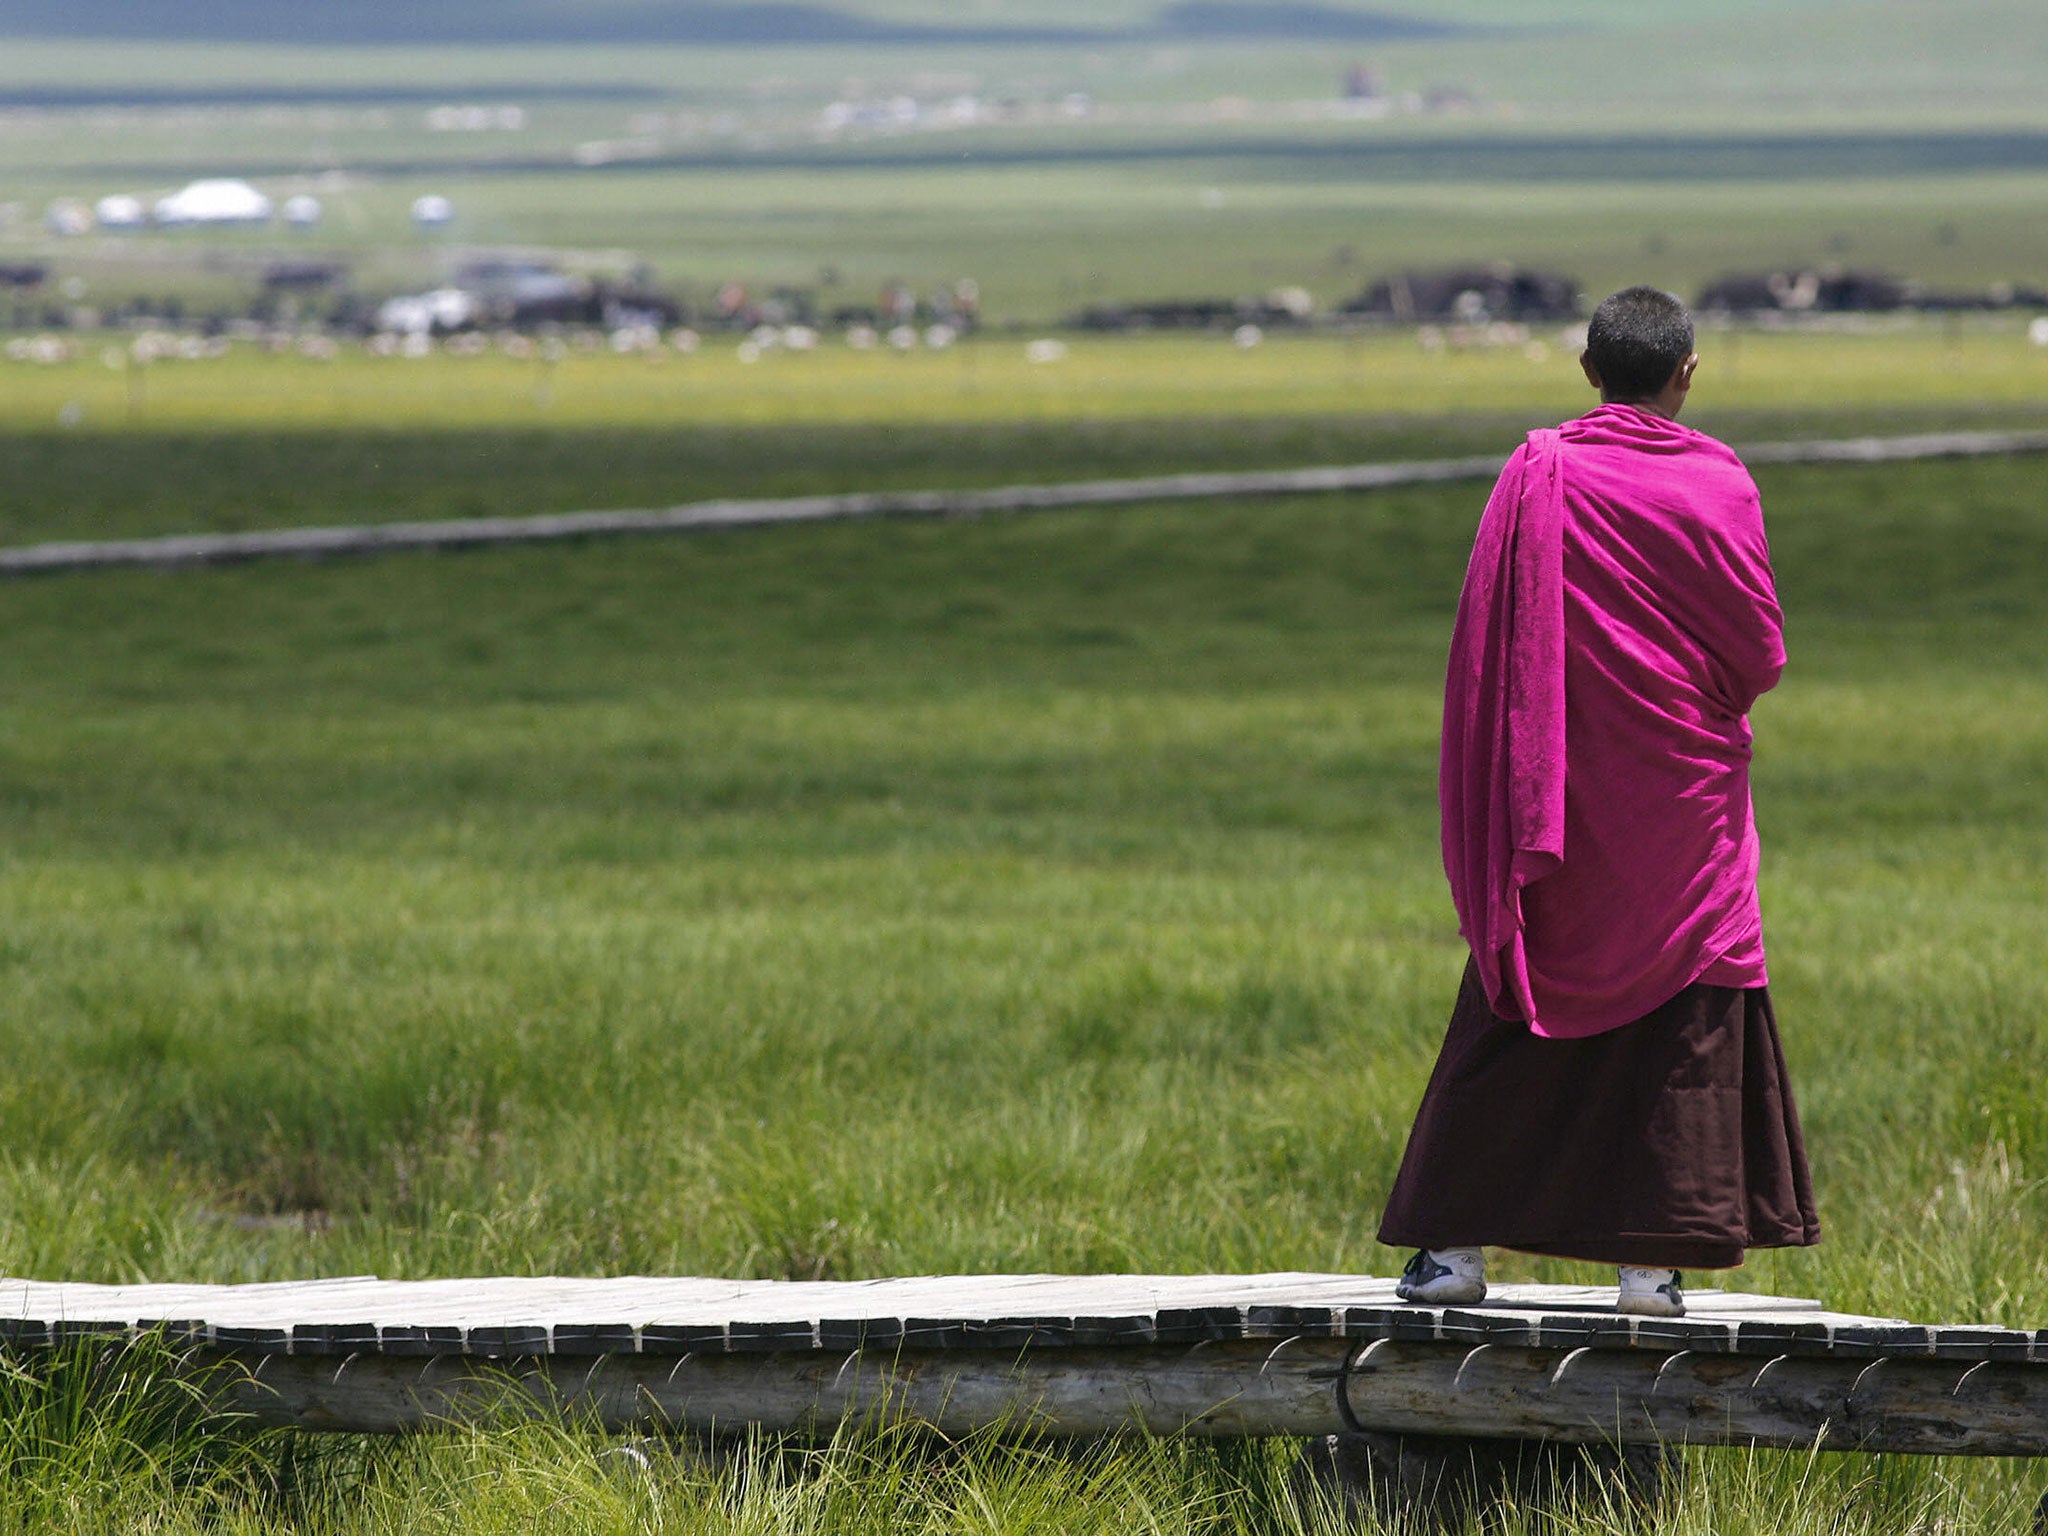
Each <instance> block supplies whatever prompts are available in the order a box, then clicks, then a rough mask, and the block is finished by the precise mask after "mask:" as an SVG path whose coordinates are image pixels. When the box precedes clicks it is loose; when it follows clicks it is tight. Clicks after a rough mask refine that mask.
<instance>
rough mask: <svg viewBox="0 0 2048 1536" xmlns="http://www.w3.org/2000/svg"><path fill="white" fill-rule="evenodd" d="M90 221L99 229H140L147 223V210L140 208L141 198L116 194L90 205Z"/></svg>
mask: <svg viewBox="0 0 2048 1536" xmlns="http://www.w3.org/2000/svg"><path fill="white" fill-rule="evenodd" d="M92 219H93V222H94V223H95V224H97V225H99V227H100V228H101V229H111V230H117V231H118V230H129V229H140V228H142V226H143V225H144V224H146V223H148V222H149V210H148V209H147V208H145V207H143V206H142V199H141V198H139V197H129V196H127V195H126V194H125V193H116V194H114V195H113V196H111V197H103V198H101V199H100V200H99V201H98V202H96V203H94V204H93V205H92Z"/></svg>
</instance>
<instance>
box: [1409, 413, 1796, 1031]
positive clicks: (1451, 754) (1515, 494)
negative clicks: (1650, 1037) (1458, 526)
mask: <svg viewBox="0 0 2048 1536" xmlns="http://www.w3.org/2000/svg"><path fill="white" fill-rule="evenodd" d="M1783 666H1784V648H1783V637H1782V620H1781V616H1780V613H1779V610H1778V605H1777V599H1776V593H1775V588H1774V584H1773V581H1772V576H1771V568H1770V549H1769V546H1768V543H1767V542H1766V540H1765V536H1764V528H1763V516H1762V511H1761V508H1760V507H1759V504H1758V500H1757V494H1756V487H1755V484H1754V483H1753V482H1752V481H1751V479H1750V477H1749V474H1748V471H1747V470H1745V469H1744V468H1743V467H1742V463H1741V461H1740V460H1739V459H1737V458H1736V456H1735V454H1734V453H1733V451H1732V450H1730V449H1729V448H1727V447H1726V446H1724V445H1723V444H1721V443H1719V442H1716V441H1715V440H1714V439H1713V438H1711V437H1708V436H1706V435H1705V434H1704V433H1700V432H1695V431H1693V430H1691V429H1690V428H1688V427H1683V426H1681V425H1679V424H1678V423H1677V422H1675V421H1672V420H1669V419H1668V418H1665V417H1662V416H1658V415H1656V414H1654V413H1652V412H1649V411H1644V410H1641V409H1638V408H1637V407H1634V406H1627V405H1603V406H1601V407H1600V408H1598V409H1597V410H1594V411H1592V412H1590V413H1588V414H1587V415H1585V416H1583V417H1580V418H1579V419H1578V420H1576V421H1571V422H1567V423H1565V425H1564V426H1563V427H1561V428H1559V429H1557V430H1555V431H1542V432H1533V433H1531V434H1530V435H1529V440H1528V441H1527V442H1526V443H1525V444H1524V445H1523V446H1522V447H1520V448H1519V449H1517V450H1516V452H1515V454H1514V455H1513V457H1511V458H1510V459H1509V460H1508V463H1507V466H1506V468H1504V469H1503V470H1502V472H1501V476H1500V480H1499V481H1498V483H1497V484H1496V485H1495V486H1494V490H1493V495H1492V496H1491V497H1490V498H1489V499H1488V501H1487V505H1486V511H1485V513H1484V515H1483V516H1482V517H1481V519H1480V524H1479V531H1478V535H1477V537H1476V538H1475V540H1474V542H1473V549H1472V559H1471V563H1470V566H1469V567H1468V569H1467V571H1466V575H1465V587H1464V592H1463V595H1462V596H1461V598H1460V601H1459V606H1458V619H1457V625H1456V628H1455V630H1454V632H1453V635H1452V641H1451V656H1450V666H1449V669H1448V673H1447V676H1446V681H1445V690H1444V732H1443V757H1442V764H1441V777H1440V779H1439V793H1440V797H1441V803H1442V811H1443V854H1444V869H1445V872H1446V874H1447V875H1448V876H1449V878H1450V884H1451V896H1452V900H1453V903H1454V904H1455V905H1456V907H1457V911H1458V922H1459V929H1460V931H1461V932H1462V933H1463V934H1464V936H1465V938H1466V940H1467V942H1469V943H1470V945H1471V946H1472V954H1473V959H1474V961H1475V963H1476V964H1477V966H1478V969H1479V974H1480V979H1481V981H1482V982H1483V983H1484V985H1485V988H1486V993H1487V997H1488V999H1489V1001H1490V1003H1491V1004H1492V1007H1493V1009H1494V1011H1495V1012H1496V1013H1497V1014H1499V1015H1501V1016H1502V1017H1504V1018H1510V1019H1520V1020H1523V1021H1525V1022H1527V1023H1528V1025H1529V1027H1530V1028H1531V1029H1532V1030H1534V1031H1535V1032H1536V1033H1537V1034H1541V1035H1554V1036H1560V1037H1577V1036H1584V1035H1591V1034H1598V1033H1600V1032H1601V1031H1602V1030H1606V1029H1613V1028H1616V1027H1618V1026H1619V1025H1622V1024H1626V1023H1628V1022H1630V1021H1631V1020H1634V1019H1637V1018H1640V1017H1642V1016H1643V1015H1644V1014H1646V1013H1649V1012H1650V1011H1651V1010H1652V1009H1654V1008H1656V1007H1658V1006H1659V1005H1661V1004H1662V1003H1664V1002H1666V1001H1668V1000H1669V999H1670V998H1672V997H1674V996H1675V995H1677V993H1678V992H1680V991H1681V990H1683V989H1684V988H1685V987H1686V986H1688V985H1689V984H1691V983H1692V982H1695V981H1708V982H1713V983H1715V984H1717V985H1722V986H1760V985H1763V984H1764V982H1765V980H1766V975H1765V969H1764V952H1763V928H1762V920H1761V916H1760V914H1759V911H1758V907H1757V899H1756V870H1757V841H1756V829H1755V822H1754V819H1753V817H1752V815H1751V812H1750V797H1749V752H1750V733H1749V724H1748V718H1747V717H1748V712H1749V708H1750V705H1751V704H1752V703H1753V702H1754V701H1755V700H1756V698H1757V696H1758V695H1760V694H1761V693H1763V692H1764V691H1766V690H1767V689H1769V688H1770V687H1771V686H1772V685H1773V684H1774V683H1776V681H1777V679H1778V674H1779V672H1780V671H1781V670H1782V668H1783Z"/></svg>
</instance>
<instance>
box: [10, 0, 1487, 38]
mask: <svg viewBox="0 0 2048 1536" xmlns="http://www.w3.org/2000/svg"><path fill="white" fill-rule="evenodd" d="M934 9H935V11H938V8H934ZM1006 10H1007V12H1008V15H1007V16H1006V17H1005V18H1004V19H1001V20H998V19H996V18H995V17H993V16H990V15H988V14H987V13H986V12H985V11H975V12H973V13H970V15H969V16H968V17H967V18H966V19H962V20H958V21H954V20H925V19H922V18H920V17H918V16H916V15H914V14H905V13H903V12H902V11H901V9H900V8H899V9H897V10H896V11H894V12H892V13H889V14H885V15H881V16H876V15H871V14H867V13H864V12H863V11H861V10H859V9H856V8H851V7H842V6H834V5H818V4H808V3H800V0H725V3H691V0H685V3H669V4H651V3H645V0H638V3H636V0H582V3H578V4H576V5H573V6H569V5H564V4H562V3H561V0H413V3H411V4H407V5H392V4H390V3H389V0H322V3H321V4H318V5H286V4H280V3H278V0H8V3H7V5H6V8H5V10H4V12H0V34H5V35H11V36H16V37H62V38H130V39H140V38H147V39H163V40H186V41H207V42H229V41H233V42H256V43H305V44H323V43H367V44H375V43H525V42H531V43H569V42H585V43H627V42H641V43H707V44H754V45H761V44H818V43H871V44H890V43H898V44H920V45H924V44H938V43H953V42H957V43H973V44H983V45H985V44H1001V43H1017V44H1041V45H1042V44H1049V43H1053V44H1056V43H1099V42H1105V41H1111V40H1134V41H1135V40H1145V39H1160V40H1166V39H1189V38H1203V37H1216V38H1293V39H1318V38H1326V39H1329V40H1332V41H1393V40H1399V39H1408V38H1427V37H1443V36H1448V35H1451V34H1453V33H1456V32H1458V31H1460V30H1461V29H1460V28H1459V27H1457V26H1454V25H1451V24H1447V23H1444V22H1441V21H1437V20H1433V19H1430V18H1428V17H1424V16H1416V15H1409V14H1403V13H1398V12H1387V11H1377V10H1371V9H1367V8H1363V7H1357V6H1351V5H1345V4H1342V3H1336V4H1321V3H1314V0H1180V3H1175V4H1168V5H1164V6H1162V7H1161V8H1159V9H1158V10H1156V11H1154V12H1152V13H1151V14H1150V16H1149V17H1148V18H1146V19H1144V20H1142V21H1139V22H1137V23H1135V24H1133V23H1130V22H1128V21H1121V20H1117V19H1111V20H1109V21H1105V22H1101V23H1099V24H1093V25H1090V24H1083V23H1076V22H1074V21H1073V20H1071V17H1072V15H1073V12H1072V10H1071V9H1069V8H1052V9H1050V10H1049V11H1046V12H1044V13H1042V19H1041V13H1040V12H1039V11H1038V10H1037V9H1036V8H1035V7H1033V6H1031V5H1028V4H1026V5H1016V6H1010V7H1007V8H1006ZM938 14H940V15H944V14H945V13H944V12H943V11H938Z"/></svg>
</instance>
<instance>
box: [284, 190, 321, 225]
mask: <svg viewBox="0 0 2048 1536" xmlns="http://www.w3.org/2000/svg"><path fill="white" fill-rule="evenodd" d="M282 211H283V213H284V221H285V223H287V224H289V225H291V226H292V227H293V228H294V229H311V228H312V227H313V226H314V225H315V224H318V223H319V222H320V215H321V212H322V211H323V210H322V209H321V207H320V199H319V198H317V197H315V196H313V194H312V193H310V192H300V193H298V194H296V195H295V196H292V197H288V198H286V199H285V200H284V208H283V210H282Z"/></svg>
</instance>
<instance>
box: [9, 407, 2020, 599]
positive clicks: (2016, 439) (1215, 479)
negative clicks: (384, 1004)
mask: <svg viewBox="0 0 2048 1536" xmlns="http://www.w3.org/2000/svg"><path fill="white" fill-rule="evenodd" d="M1741 451H1742V454H1743V456H1744V457H1745V458H1746V459H1747V460H1748V461H1749V462H1750V463H1752V464H1793V463H1858V464H1872V463H1893V462H1899V461H1902V460H1908V459H1929V458H1975V457H1982V456H1986V455H1994V454H2021V453H2042V452H2048V432H1938V433H1920V434H1916V435H1911V436H1902V437H1889V438H1879V437H1862V438H1847V439H1836V440H1832V441H1817V442H1793V443H1752V444H1749V445H1746V446H1744V447H1743V448H1742V450H1741ZM1500 465H1501V460H1500V457H1499V456H1498V455H1491V454H1482V455H1476V456H1472V457H1467V458H1456V459H1418V460H1409V461H1406V462H1401V463H1393V464H1340V465H1328V466H1321V467H1316V468H1310V469H1278V470H1249V471H1243V472H1239V473H1219V474H1185V475H1154V476H1147V477H1143V478H1137V479H1127V480H1083V481H1070V482H1066V483H1063V484H1057V485H1012V486H997V487H994V488H991V489H988V490H979V491H901V492H881V493H853V494H847V495H837V496H792V497H782V498H778V499H763V500H730V499H728V500H719V501H700V502H690V503H686V504H684V505H682V506H675V507H666V508H659V509H653V510H641V509H632V510H622V511H614V512H560V513H548V514H543V515H539V516H533V517H482V518H463V519H449V520H446V521H438V522H412V523H381V524H371V525H367V526H351V527H323V528H285V529H275V530H269V531H260V532H251V533H221V534H177V535H171V536H168V537H162V538H149V539H116V540H100V541H88V540H62V541H55V542H50V543H43V544H25V545H15V546H12V547H6V548H0V576H10V575H12V576H25V575H34V574H38V573H43V572H52V571H65V570H83V569H92V568H98V567H108V566H149V567H155V568H159V569H170V568H175V567H179V566H195V565H224V564H230V563H233V562H236V561H242V560H262V559H279V558H294V559H301V560H310V559H331V558H335V557H338V556H364V555H374V554H383V553H389V552H392V551H398V550H449V549H472V548H479V547H483V546H488V545H497V544H530V543H539V542H544V541H551V540H561V539H592V538H616V537H620V536H624V535H630V534H638V535H646V534H660V533H689V532H696V531H702V530H706V529H719V528H751V527H766V526H772V525H775V524H782V523H800V522H816V521H820V520H826V519H844V518H863V517H967V516H976V515H979V514H982V513H989V512H1028V511H1040V510H1047V509H1052V508H1060V507H1085V506H1119V505H1130V504H1133V503H1138V502H1158V501H1189V500H1198V499H1204V498H1211V497H1219V496H1228V497H1252V496H1299V495H1311V494H1317V493H1325V492H1331V491H1362V490H1378V489H1384V488H1387V487H1392V486H1402V485H1424V484H1431V483H1438V482H1445V481H1457V480H1480V479H1490V478H1492V477H1493V476H1494V475H1495V474H1496V473H1498V472H1499V469H1500Z"/></svg>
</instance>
